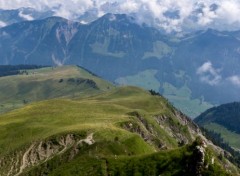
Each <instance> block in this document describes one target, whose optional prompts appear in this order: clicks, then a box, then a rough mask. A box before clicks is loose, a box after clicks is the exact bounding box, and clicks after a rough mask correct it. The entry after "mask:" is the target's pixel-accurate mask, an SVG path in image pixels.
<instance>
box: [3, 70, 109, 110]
mask: <svg viewBox="0 0 240 176" xmlns="http://www.w3.org/2000/svg"><path fill="white" fill-rule="evenodd" d="M20 73H21V74H20V75H16V76H5V77H0V90H1V91H0V113H3V112H6V111H9V110H12V109H15V108H18V107H22V106H24V105H26V104H28V103H31V102H35V101H39V100H46V99H51V98H56V97H70V98H74V97H86V96H91V95H95V94H97V93H100V92H103V91H106V90H108V89H111V88H113V86H112V84H110V83H108V82H106V81H104V80H101V79H100V78H98V77H96V76H94V75H93V74H91V73H89V72H88V71H86V70H84V69H82V68H80V67H77V66H65V67H56V68H55V67H47V68H41V69H34V70H23V71H22V72H20Z"/></svg>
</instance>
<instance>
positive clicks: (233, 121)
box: [195, 102, 240, 158]
mask: <svg viewBox="0 0 240 176" xmlns="http://www.w3.org/2000/svg"><path fill="white" fill-rule="evenodd" d="M195 122H196V123H198V124H199V125H200V126H202V127H204V128H205V129H206V130H208V133H209V134H210V135H211V136H213V138H214V139H215V140H216V141H218V142H219V139H220V138H222V141H223V142H225V143H227V144H228V145H230V146H231V147H233V148H235V149H238V151H240V141H239V138H240V127H239V123H240V103H239V102H234V103H228V104H223V105H221V106H218V107H213V108H210V109H208V110H207V111H205V112H203V113H202V114H201V115H199V116H198V117H197V118H196V119H195ZM214 133H215V134H214ZM216 134H219V135H216ZM220 141H221V140H220ZM238 156H239V158H240V153H239V154H238Z"/></svg>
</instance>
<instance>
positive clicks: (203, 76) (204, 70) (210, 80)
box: [197, 61, 222, 86]
mask: <svg viewBox="0 0 240 176" xmlns="http://www.w3.org/2000/svg"><path fill="white" fill-rule="evenodd" d="M197 74H198V75H199V76H200V80H201V81H202V82H204V83H207V84H209V85H211V86H213V85H217V84H219V83H220V81H221V80H222V76H221V75H220V70H219V69H215V68H214V67H213V66H212V63H211V62H210V61H208V62H205V63H204V64H203V65H202V66H200V67H199V68H198V69H197Z"/></svg>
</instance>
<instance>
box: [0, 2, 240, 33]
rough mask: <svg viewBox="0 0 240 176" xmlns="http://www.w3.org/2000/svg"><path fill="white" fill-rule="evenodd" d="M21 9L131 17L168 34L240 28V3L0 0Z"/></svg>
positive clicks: (2, 4)
mask: <svg viewBox="0 0 240 176" xmlns="http://www.w3.org/2000/svg"><path fill="white" fill-rule="evenodd" d="M21 7H31V8H35V9H37V10H38V11H46V10H52V11H54V14H55V15H56V16H61V17H64V18H67V19H70V20H77V19H78V18H79V16H81V15H84V14H85V13H86V12H92V13H94V14H95V17H96V18H97V17H100V16H102V15H104V14H106V13H124V14H130V15H132V16H134V17H135V18H136V20H137V22H139V23H145V24H147V25H151V26H155V27H158V28H162V29H164V30H165V31H167V32H172V31H177V32H181V31H186V30H196V29H204V28H215V29H218V30H236V29H239V28H240V18H239V16H240V1H239V0H204V1H203V0H151V1H150V0H118V1H117V0H108V1H107V0H37V1H36V0H11V1H6V0H0V9H17V8H21ZM23 15H24V14H23Z"/></svg>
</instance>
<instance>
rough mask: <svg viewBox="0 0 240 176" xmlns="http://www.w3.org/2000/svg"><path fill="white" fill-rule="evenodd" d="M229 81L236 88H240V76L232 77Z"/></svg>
mask: <svg viewBox="0 0 240 176" xmlns="http://www.w3.org/2000/svg"><path fill="white" fill-rule="evenodd" d="M227 80H229V81H230V82H231V83H232V84H234V85H236V86H240V76H238V75H234V76H231V77H229V78H228V79H227Z"/></svg>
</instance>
